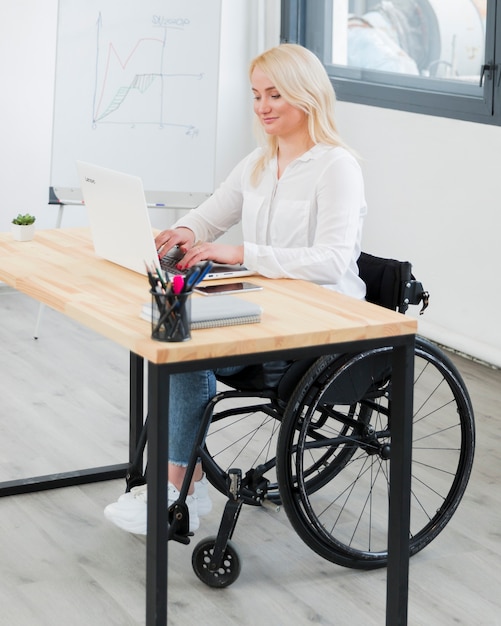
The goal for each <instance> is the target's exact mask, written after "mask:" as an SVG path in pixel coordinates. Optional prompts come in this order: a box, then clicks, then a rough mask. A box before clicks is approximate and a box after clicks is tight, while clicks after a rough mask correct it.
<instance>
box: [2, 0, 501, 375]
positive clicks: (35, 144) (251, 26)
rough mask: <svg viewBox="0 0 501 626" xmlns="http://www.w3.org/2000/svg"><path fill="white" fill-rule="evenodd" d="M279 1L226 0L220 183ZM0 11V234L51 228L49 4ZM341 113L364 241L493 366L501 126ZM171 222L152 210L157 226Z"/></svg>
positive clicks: (242, 142)
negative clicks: (416, 285)
mask: <svg viewBox="0 0 501 626" xmlns="http://www.w3.org/2000/svg"><path fill="white" fill-rule="evenodd" d="M278 6H279V2H278V0H273V2H271V1H270V0H223V32H224V33H226V35H225V38H223V49H224V48H225V46H226V49H233V50H235V46H236V45H238V50H239V52H238V54H235V53H233V54H232V55H224V59H225V61H224V63H225V65H224V66H223V70H222V88H223V89H224V94H222V95H221V98H220V121H221V120H223V121H226V122H227V124H226V126H225V125H224V124H223V125H220V127H219V128H220V129H221V130H220V133H219V135H220V136H219V138H218V143H219V146H220V147H219V150H220V152H221V155H222V156H221V160H220V161H219V164H218V178H219V179H220V178H222V177H223V176H224V175H225V174H226V173H227V171H228V170H229V168H230V167H231V166H232V165H233V163H234V162H235V160H236V159H237V158H238V157H239V156H241V155H243V154H245V153H246V152H248V151H249V150H250V149H251V148H252V146H253V145H254V144H253V139H252V134H251V129H250V125H249V124H248V119H249V117H248V116H249V115H250V106H251V100H250V96H249V92H248V85H247V74H246V69H247V62H248V60H249V59H250V58H251V57H252V56H254V54H256V53H257V52H258V51H259V50H261V49H263V48H265V47H268V46H270V45H274V44H275V43H276V42H277V33H278ZM0 16H1V19H0V76H2V103H1V109H0V110H1V111H2V115H1V116H0V133H1V134H0V136H1V141H0V168H1V172H2V176H1V187H0V230H2V231H5V230H8V228H9V223H10V219H11V217H12V215H14V214H17V213H18V212H23V213H24V212H26V211H29V212H33V213H36V215H37V224H38V227H39V228H52V227H53V226H54V224H55V221H56V213H57V209H56V208H55V207H51V206H48V205H47V198H48V187H49V179H50V176H49V174H50V150H51V130H52V129H51V126H52V103H53V91H54V68H55V54H56V26H57V0H43V2H40V0H2V4H1V8H0ZM338 118H339V126H340V131H341V134H342V135H343V136H344V138H345V139H346V140H347V141H348V142H349V143H350V144H351V145H352V146H353V147H354V148H355V149H356V150H357V151H358V152H359V153H360V155H361V156H362V157H363V159H364V160H363V164H362V165H363V169H364V173H365V179H366V187H367V199H368V203H369V216H368V219H367V223H366V229H365V236H364V248H365V249H366V250H367V251H368V252H372V253H374V254H380V255H382V256H394V257H397V258H401V259H407V260H410V261H411V262H412V263H413V266H414V270H415V273H416V275H417V277H418V278H419V279H420V280H422V282H423V283H424V285H425V287H426V288H427V289H428V290H429V291H430V292H431V304H430V308H429V309H428V311H427V312H426V314H425V315H424V316H423V317H420V318H419V327H420V332H421V333H422V334H424V335H426V336H428V337H430V338H432V339H435V340H436V341H439V342H441V343H444V344H445V345H448V346H451V347H453V348H455V349H457V350H460V351H462V352H465V353H466V354H470V355H472V356H474V357H477V358H479V359H482V360H485V361H487V362H489V363H493V364H496V365H498V366H501V333H500V332H499V331H498V327H497V313H498V310H499V309H500V308H501V306H500V305H501V295H500V286H501V285H500V283H501V281H500V279H499V277H498V265H499V263H498V260H497V247H498V239H499V234H498V233H499V232H500V230H501V217H500V211H499V204H500V202H499V197H500V194H499V190H500V187H499V184H498V180H499V178H500V171H501V170H500V168H499V165H498V163H499V157H498V153H499V149H500V148H501V129H500V128H497V127H492V126H485V125H481V124H472V123H467V122H459V121H454V120H447V119H444V118H436V117H431V116H421V115H416V114H411V113H403V112H398V111H390V110H385V109H378V108H373V107H367V106H362V105H355V104H349V103H339V105H338ZM169 219H170V218H169V217H165V214H160V213H159V214H158V215H157V216H155V218H154V222H157V221H160V222H161V224H156V225H159V226H161V225H163V223H164V221H166V220H167V221H168V220H169ZM84 223H86V216H85V211H84V210H83V209H77V208H71V210H69V209H67V210H66V211H65V217H64V220H63V226H71V225H80V224H84ZM411 314H414V315H415V314H416V310H413V311H412V313H411Z"/></svg>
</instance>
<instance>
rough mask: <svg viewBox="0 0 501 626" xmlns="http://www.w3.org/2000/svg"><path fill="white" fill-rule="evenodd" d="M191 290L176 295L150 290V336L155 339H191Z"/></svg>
mask: <svg viewBox="0 0 501 626" xmlns="http://www.w3.org/2000/svg"><path fill="white" fill-rule="evenodd" d="M191 294H192V292H191V291H186V292H183V293H180V294H177V295H174V294H172V293H169V294H164V293H157V292H156V291H154V290H152V291H151V299H152V302H151V305H152V306H151V311H152V313H151V338H152V339H156V340H157V341H187V340H188V339H191V298H190V296H191Z"/></svg>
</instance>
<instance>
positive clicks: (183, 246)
mask: <svg viewBox="0 0 501 626" xmlns="http://www.w3.org/2000/svg"><path fill="white" fill-rule="evenodd" d="M194 243H195V233H194V232H193V231H192V230H190V229H189V228H184V227H182V226H181V227H179V228H173V229H172V230H163V231H162V232H161V233H158V235H157V236H156V237H155V246H156V247H157V252H158V256H159V257H160V258H162V257H163V256H165V255H166V254H167V252H169V250H170V249H171V248H173V247H174V246H179V248H180V250H181V252H187V251H188V250H189V249H190V248H191V247H192V246H193V244H194Z"/></svg>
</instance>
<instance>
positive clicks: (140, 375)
mask: <svg viewBox="0 0 501 626" xmlns="http://www.w3.org/2000/svg"><path fill="white" fill-rule="evenodd" d="M129 378H130V384H129V462H130V463H133V462H134V460H135V458H136V451H137V446H138V444H139V440H140V437H141V432H142V429H143V424H144V359H143V357H140V356H138V355H137V354H134V353H133V352H131V353H130V357H129Z"/></svg>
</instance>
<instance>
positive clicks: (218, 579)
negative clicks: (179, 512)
mask: <svg viewBox="0 0 501 626" xmlns="http://www.w3.org/2000/svg"><path fill="white" fill-rule="evenodd" d="M216 539H217V538H216V537H207V538H206V539H202V541H200V542H199V543H198V544H197V545H196V546H195V548H194V550H193V555H192V557H191V564H192V566H193V570H194V572H195V574H196V575H197V576H198V578H200V580H201V581H202V582H204V583H205V584H206V585H208V586H209V587H219V588H221V587H228V586H229V585H231V584H232V583H234V582H235V580H236V579H237V578H238V576H239V575H240V557H239V556H238V552H237V550H236V548H235V546H234V544H233V543H232V542H231V541H228V543H227V544H226V549H225V551H224V555H223V559H222V563H221V565H220V566H219V567H218V568H216V569H212V568H211V559H212V555H213V553H214V547H215V545H216Z"/></svg>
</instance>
